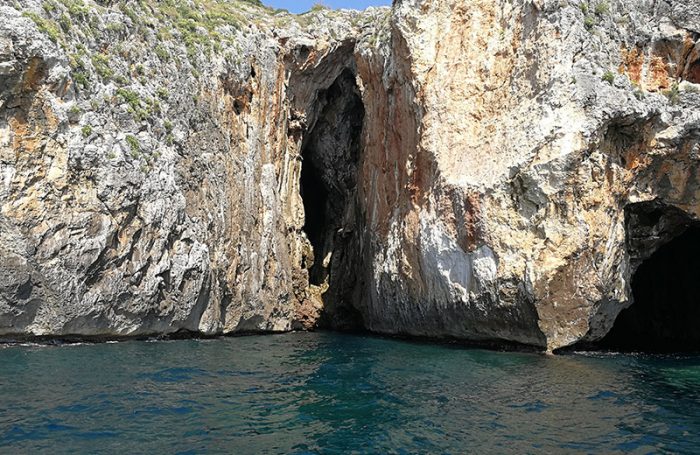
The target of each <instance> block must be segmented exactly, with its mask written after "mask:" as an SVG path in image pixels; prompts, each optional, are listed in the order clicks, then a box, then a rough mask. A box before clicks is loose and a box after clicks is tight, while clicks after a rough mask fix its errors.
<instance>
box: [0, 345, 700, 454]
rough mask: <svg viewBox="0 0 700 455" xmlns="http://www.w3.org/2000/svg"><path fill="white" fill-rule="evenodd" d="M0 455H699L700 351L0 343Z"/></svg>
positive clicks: (436, 346)
mask: <svg viewBox="0 0 700 455" xmlns="http://www.w3.org/2000/svg"><path fill="white" fill-rule="evenodd" d="M0 365H2V368H0V453H12V454H15V453H32V454H34V453H52V454H53V453H86V454H87V453H119V454H122V453H123V454H131V453H159V454H160V453H183V454H196V453H235V454H246V453H250V454H258V453H297V454H306V453H329V454H333V453H337V454H346V453H399V454H403V453H406V454H408V453H431V454H432V453H454V454H457V453H465V452H469V453H693V452H697V451H698V450H699V449H700V406H699V405H700V357H690V356H688V357H673V356H665V357H661V356H641V355H639V356H635V355H610V354H607V355H602V354H576V355H565V356H558V357H546V356H543V355H538V354H526V353H504V352H492V351H484V350H478V349H465V348H460V347H456V346H452V345H439V344H420V343H411V342H405V341H398V340H391V339H382V338H373V337H362V336H351V335H340V334H332V333H297V334H287V335H270V336H254V337H242V338H222V339H213V340H181V341H159V342H145V341H129V342H122V343H113V344H85V345H64V346H59V347H56V346H6V347H4V348H0Z"/></svg>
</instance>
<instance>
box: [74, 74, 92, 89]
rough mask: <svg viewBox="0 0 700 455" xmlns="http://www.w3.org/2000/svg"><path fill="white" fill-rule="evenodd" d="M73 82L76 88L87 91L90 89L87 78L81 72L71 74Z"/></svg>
mask: <svg viewBox="0 0 700 455" xmlns="http://www.w3.org/2000/svg"><path fill="white" fill-rule="evenodd" d="M73 80H74V81H75V83H76V84H77V85H78V86H80V88H83V89H88V88H89V87H90V82H89V81H88V77H87V75H86V74H85V73H83V72H82V71H76V72H74V73H73Z"/></svg>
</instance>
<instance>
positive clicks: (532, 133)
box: [0, 0, 700, 350]
mask: <svg viewBox="0 0 700 455" xmlns="http://www.w3.org/2000/svg"><path fill="white" fill-rule="evenodd" d="M254 3H255V2H254V1H250V2H235V1H231V2H223V1H222V2H203V1H201V2H200V1H191V2H185V1H183V2H173V3H168V2H163V3H159V2H149V1H145V2H130V1H126V2H98V3H93V2H88V1H85V2H83V1H82V0H62V1H55V2H39V1H34V0H24V1H18V2H15V3H14V4H13V5H11V6H8V5H4V6H0V15H1V16H2V17H3V19H4V20H3V21H2V22H0V171H1V174H2V180H3V181H2V185H0V206H1V212H0V247H1V248H0V276H1V277H2V279H1V280H0V335H3V336H5V337H7V336H35V335H48V336H64V335H80V336H125V335H144V334H166V333H172V332H176V331H180V330H186V331H191V332H199V333H203V334H218V333H233V332H245V331H284V330H291V329H295V328H312V327H315V326H317V325H319V324H320V325H322V326H329V327H336V328H364V329H368V330H372V331H375V332H381V333H389V334H407V335H415V336H429V337H453V338H458V339H465V340H472V341H502V342H515V343H522V344H526V345H530V346H535V347H537V348H541V349H546V350H553V349H557V348H560V347H564V346H569V345H572V344H574V343H577V342H592V341H596V340H599V339H601V338H603V337H604V336H605V335H606V333H608V332H609V331H610V329H611V328H612V326H613V323H614V321H615V318H616V316H617V315H618V313H620V311H621V310H623V309H624V308H626V307H628V306H630V305H632V304H633V301H632V300H633V299H632V295H633V293H632V281H633V276H634V273H635V271H636V270H637V268H638V267H639V266H640V264H642V263H643V262H644V261H645V260H646V259H648V258H649V257H651V256H652V254H653V253H654V252H655V251H656V250H658V249H659V248H660V247H661V246H662V245H664V244H665V243H667V242H669V241H670V240H671V239H673V238H676V237H678V236H680V235H682V234H683V232H684V231H685V230H686V229H687V228H688V227H689V226H691V225H693V224H695V223H698V222H700V183H699V182H700V171H699V165H700V144H699V142H698V141H699V139H700V117H699V114H698V108H699V107H700V93H699V92H700V85H698V84H700V40H699V37H700V21H699V19H698V18H699V17H700V9H699V7H698V6H695V4H691V3H692V2H685V1H681V0H673V1H666V2H661V3H659V2H653V1H641V2H640V1H634V2H633V1H631V0H628V1H610V2H607V1H601V2H590V3H589V2H587V1H581V2H574V1H567V0H556V1H554V0H527V1H526V0H509V1H506V0H496V1H494V0H488V1H486V0H474V1H458V0H433V1H428V0H398V1H395V2H394V6H393V7H392V8H391V9H388V8H371V9H369V10H367V11H365V12H353V11H330V10H324V9H318V10H316V11H313V12H311V13H308V14H306V15H301V16H292V15H289V14H287V13H284V12H273V11H271V10H268V9H264V8H262V7H260V6H257V5H255V4H254ZM42 6H43V7H42Z"/></svg>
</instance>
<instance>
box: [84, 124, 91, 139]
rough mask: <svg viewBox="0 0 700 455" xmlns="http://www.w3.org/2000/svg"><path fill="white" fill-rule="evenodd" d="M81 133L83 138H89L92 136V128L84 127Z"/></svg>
mask: <svg viewBox="0 0 700 455" xmlns="http://www.w3.org/2000/svg"><path fill="white" fill-rule="evenodd" d="M81 131H82V132H83V137H90V135H91V134H92V127H91V126H90V125H85V126H84V127H83V129H82V130H81Z"/></svg>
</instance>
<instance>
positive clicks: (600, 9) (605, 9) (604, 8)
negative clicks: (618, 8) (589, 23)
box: [594, 2, 610, 16]
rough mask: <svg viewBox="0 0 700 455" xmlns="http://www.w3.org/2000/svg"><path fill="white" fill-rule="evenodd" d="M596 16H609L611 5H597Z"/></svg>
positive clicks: (601, 3)
mask: <svg viewBox="0 0 700 455" xmlns="http://www.w3.org/2000/svg"><path fill="white" fill-rule="evenodd" d="M594 11H595V14H596V16H603V15H605V14H608V13H609V12H610V5H609V4H608V2H598V3H597V4H596V5H595V10H594Z"/></svg>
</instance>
